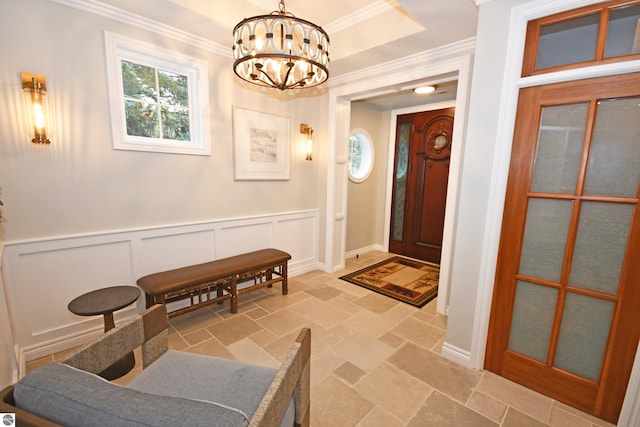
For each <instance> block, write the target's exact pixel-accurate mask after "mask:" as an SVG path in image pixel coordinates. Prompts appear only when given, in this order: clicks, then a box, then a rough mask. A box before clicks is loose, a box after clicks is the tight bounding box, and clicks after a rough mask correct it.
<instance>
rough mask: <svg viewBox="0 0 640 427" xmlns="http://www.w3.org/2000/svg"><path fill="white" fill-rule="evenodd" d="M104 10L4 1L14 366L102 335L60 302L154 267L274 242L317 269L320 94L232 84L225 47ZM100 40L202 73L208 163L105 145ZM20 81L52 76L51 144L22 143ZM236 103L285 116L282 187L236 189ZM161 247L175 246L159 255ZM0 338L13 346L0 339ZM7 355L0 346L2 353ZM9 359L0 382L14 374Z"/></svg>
mask: <svg viewBox="0 0 640 427" xmlns="http://www.w3.org/2000/svg"><path fill="white" fill-rule="evenodd" d="M69 4H72V5H73V4H82V5H84V6H89V7H91V5H92V4H93V3H92V2H86V3H83V2H69ZM92 10H93V11H95V9H92ZM102 12H103V11H102V10H101V11H100V14H95V13H91V12H89V11H85V10H79V9H77V8H73V7H71V6H65V5H63V4H60V3H57V2H53V1H48V0H22V1H2V2H0V39H2V40H4V41H5V42H3V43H2V44H1V45H0V57H2V61H0V188H1V189H2V201H3V203H4V207H3V222H1V223H0V241H1V240H4V241H5V244H6V248H7V250H6V251H5V254H4V256H3V258H4V261H5V268H6V271H5V272H4V274H5V276H4V277H5V280H4V285H3V292H4V289H6V290H7V300H8V304H9V307H10V308H11V309H12V310H10V311H9V313H10V314H11V315H12V316H11V318H10V321H11V322H12V328H13V329H14V331H15V335H14V338H15V341H16V342H15V344H16V346H17V347H18V349H19V350H18V353H19V354H20V355H21V357H22V355H23V354H25V353H26V357H27V358H33V357H38V356H39V355H42V354H44V353H45V352H47V351H49V352H50V351H56V350H59V349H61V347H64V346H67V345H71V344H73V343H77V342H76V341H77V340H78V339H80V338H82V337H84V336H85V335H86V334H87V333H89V332H91V331H93V330H99V328H100V323H101V320H100V319H91V320H87V319H79V318H77V317H70V315H69V313H68V312H67V310H66V303H67V302H68V301H69V300H70V298H72V297H74V296H77V295H78V294H80V293H82V292H86V291H89V290H92V289H97V288H99V287H103V286H106V285H109V284H116V283H120V284H133V283H135V279H136V278H137V277H139V275H140V274H146V273H148V272H150V271H152V270H150V268H151V267H149V266H153V268H155V269H161V268H162V267H166V268H172V267H173V266H174V265H185V264H188V263H193V262H195V261H200V262H202V261H204V260H207V259H212V258H220V257H223V256H227V255H233V254H237V253H240V252H244V251H248V250H253V249H257V248H258V247H263V246H264V245H280V246H283V247H282V248H283V249H285V250H289V251H290V252H292V256H293V259H292V266H293V269H294V273H295V271H296V269H297V271H298V272H304V271H305V270H306V269H309V268H322V267H323V266H322V257H323V255H324V238H323V237H322V235H321V233H323V230H324V226H323V224H324V219H323V218H322V216H323V215H324V213H323V212H324V210H323V209H321V207H322V206H323V204H324V202H325V200H326V196H325V191H326V189H325V188H324V185H323V183H324V182H325V181H326V178H325V175H326V172H325V171H326V166H323V165H326V146H325V145H324V144H322V141H323V140H326V138H327V115H328V107H327V96H326V94H325V93H326V91H327V89H326V88H323V89H319V90H313V91H309V92H306V93H305V94H304V95H303V96H297V95H296V94H290V93H280V92H278V91H276V92H273V91H267V90H266V89H258V88H256V87H253V85H249V84H246V83H241V82H239V80H238V79H237V78H236V77H235V75H234V73H233V71H232V69H231V64H232V59H231V51H230V49H228V50H227V49H226V48H224V47H223V48H221V47H220V46H216V45H213V44H211V43H209V42H207V41H206V40H204V39H196V38H193V37H190V36H186V37H185V35H184V34H178V33H175V32H171V31H165V29H163V30H162V31H160V30H158V28H160V27H158V26H154V25H151V26H147V27H145V24H144V23H142V24H141V23H140V21H138V20H136V19H135V17H132V16H130V15H127V14H124V13H121V12H119V11H117V10H115V11H114V10H113V9H109V10H108V13H106V15H105V14H103V13H102ZM105 30H107V31H110V32H113V33H116V34H121V35H123V36H126V37H129V38H133V39H136V40H139V41H141V42H145V43H151V44H154V45H156V46H158V47H160V48H163V49H169V50H174V51H179V52H181V53H182V54H186V55H190V56H193V57H196V58H199V59H204V60H205V61H206V62H207V63H208V73H209V76H208V77H209V93H208V94H207V96H208V98H209V102H210V129H208V130H207V131H208V132H209V133H210V136H211V141H212V154H211V156H192V155H178V154H161V153H150V152H135V151H120V150H114V149H113V148H112V140H111V122H110V120H111V116H110V110H109V98H108V92H107V76H106V64H105V49H104V31H105ZM158 31H160V32H162V34H160V33H159V32H158ZM21 72H33V73H37V74H44V75H45V76H46V81H47V93H48V96H49V98H50V100H51V102H52V104H53V106H54V107H55V108H54V114H55V121H54V123H53V126H52V129H51V130H52V132H49V136H50V139H51V141H52V143H51V144H50V145H35V144H32V143H31V142H30V141H31V138H32V135H31V134H30V131H29V129H28V126H26V125H25V123H24V108H25V105H24V104H25V103H24V102H23V101H24V94H23V92H22V89H21V88H20V73H21ZM234 106H237V107H241V108H245V109H249V110H254V111H259V112H266V113H271V114H274V115H278V116H285V117H289V119H290V165H289V167H290V173H289V176H290V178H289V180H286V181H234V179H233V135H232V107H234ZM300 123H308V124H309V125H310V126H312V127H313V128H314V137H315V138H316V141H317V143H316V145H315V147H314V153H313V154H314V160H313V161H311V162H309V161H305V160H304V152H303V150H304V148H305V145H304V137H303V136H302V135H301V134H300V133H299V126H300ZM309 213H311V216H312V218H313V219H312V220H308V215H309ZM292 215H293V217H294V218H293V219H292ZM300 215H302V217H299V216H300ZM265 217H269V218H272V220H269V221H267V223H268V224H270V225H264V218H265ZM235 223H241V224H242V226H238V227H235V228H234V227H232V228H234V232H233V233H231V234H228V233H226V234H225V233H222V232H221V231H220V230H221V229H220V228H219V227H221V224H235ZM203 224H205V225H203ZM206 224H208V225H210V226H211V227H210V229H209V231H202V230H200V231H198V232H197V233H196V234H190V232H189V231H187V232H186V234H183V231H182V230H184V227H185V226H186V227H187V228H188V227H193V226H198V227H204V228H205V229H206V228H207V225H206ZM158 230H160V231H158ZM176 230H181V231H176ZM215 230H217V234H216V231H215ZM141 232H143V233H152V234H154V236H156V237H158V240H156V241H157V242H162V244H161V245H160V247H161V248H164V249H162V250H152V251H151V252H149V250H144V245H142V244H141V243H140V242H141V240H140V236H139V235H138V234H136V233H141ZM254 232H257V238H255V237H256V236H255V235H254V234H253V233H254ZM132 233H133V234H132ZM163 233H167V234H166V235H165V234H163ZM221 233H222V234H221ZM114 236H115V240H114ZM229 236H231V237H229ZM191 239H195V240H196V242H195V244H193V241H192V240H191ZM167 242H173V244H175V246H174V247H164V246H162V245H164V244H166V243H167ZM184 242H186V244H185V243H184ZM181 245H184V246H181ZM256 245H259V246H256ZM170 246H171V245H170ZM25 248H26V249H25ZM185 248H187V249H185ZM163 251H164V252H163ZM9 253H10V254H9ZM159 254H160V255H162V256H159ZM153 257H156V258H153ZM167 257H168V258H167ZM7 258H9V260H7ZM150 260H151V261H150ZM158 260H162V261H163V262H161V263H159V261H158ZM150 262H151V264H149V263H150ZM176 263H177V264H176ZM180 263H182V264H180ZM62 265H66V266H67V267H61V266H62ZM113 265H117V268H116V267H113ZM110 266H111V267H110ZM45 307H46V308H45ZM139 308H140V307H138V309H139ZM0 310H4V309H3V307H2V306H1V305H0ZM3 312H4V313H5V314H6V313H7V311H6V310H4V311H3ZM123 313H124V315H128V314H130V313H128V312H126V313H125V312H123ZM1 320H3V321H4V319H3V318H2V319H1ZM7 323H8V322H7ZM7 327H8V326H7V325H3V328H7ZM0 335H1V336H2V339H3V340H6V339H7V338H6V337H7V336H8V335H7V334H5V333H4V330H0ZM85 338H86V337H85ZM12 345H13V344H12V343H5V341H0V349H2V350H4V348H5V347H7V346H9V347H11V346H12ZM2 354H3V356H4V353H2ZM4 362H5V359H4V357H3V359H2V367H1V368H0V369H1V370H0V380H2V381H3V382H4V381H5V380H6V379H5V376H7V375H9V374H10V372H11V370H12V369H13V368H14V366H13V364H6V363H4ZM5 371H6V372H5Z"/></svg>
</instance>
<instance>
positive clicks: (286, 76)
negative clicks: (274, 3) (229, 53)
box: [233, 0, 329, 90]
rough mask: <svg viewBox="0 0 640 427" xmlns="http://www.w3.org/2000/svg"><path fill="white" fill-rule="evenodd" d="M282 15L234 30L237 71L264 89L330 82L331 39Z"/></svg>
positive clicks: (251, 21) (318, 29)
mask: <svg viewBox="0 0 640 427" xmlns="http://www.w3.org/2000/svg"><path fill="white" fill-rule="evenodd" d="M279 9H280V10H279V11H273V12H271V14H269V15H260V16H254V17H251V18H246V19H244V20H242V21H241V22H240V23H239V24H238V25H236V26H235V28H234V29H233V58H234V60H235V62H234V63H233V71H234V72H235V73H236V75H237V76H238V77H240V78H241V79H243V80H246V81H248V82H250V83H254V84H257V85H260V86H267V87H274V88H278V89H280V90H285V89H301V88H306V87H313V86H317V85H319V84H322V83H324V82H325V81H327V79H328V78H329V70H328V68H327V67H328V66H329V36H328V35H327V33H326V32H325V31H324V30H323V29H322V28H321V27H319V26H318V25H315V24H313V23H311V22H309V21H305V20H304V19H300V18H296V17H295V16H294V15H293V14H291V13H289V12H286V10H285V5H284V0H280V4H279Z"/></svg>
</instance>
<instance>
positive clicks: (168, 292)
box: [137, 248, 291, 317]
mask: <svg viewBox="0 0 640 427" xmlns="http://www.w3.org/2000/svg"><path fill="white" fill-rule="evenodd" d="M290 259H291V255H289V254H288V253H287V252H284V251H281V250H279V249H273V248H269V249H261V250H258V251H254V252H249V253H246V254H241V255H236V256H232V257H228V258H222V259H218V260H215V261H210V262H205V263H202V264H196V265H190V266H187V267H181V268H176V269H173V270H167V271H162V272H158V273H153V274H149V275H146V276H144V277H141V278H139V279H138V280H137V284H138V286H139V287H140V289H142V291H143V292H144V293H145V296H146V304H147V308H148V307H151V306H152V305H153V304H167V303H169V302H172V301H177V300H183V299H187V298H188V299H189V302H190V305H189V306H187V307H183V308H180V309H177V310H174V311H171V312H169V317H174V316H177V315H178V314H182V313H186V312H189V311H192V310H195V309H197V308H200V307H203V306H206V305H210V304H213V303H218V304H221V303H223V302H224V301H225V300H227V299H228V300H230V310H231V313H237V311H238V295H242V294H244V293H246V292H250V291H252V290H255V289H259V288H263V287H265V286H269V287H271V286H273V284H274V283H278V282H281V283H282V294H283V295H286V294H287V293H288V286H287V262H288V261H289V260H290ZM250 281H253V284H250V285H249V286H247V287H244V288H242V289H238V284H239V283H243V282H250ZM214 291H215V297H212V293H213V292H214ZM225 291H226V293H225Z"/></svg>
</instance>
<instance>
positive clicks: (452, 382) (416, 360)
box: [388, 343, 480, 402]
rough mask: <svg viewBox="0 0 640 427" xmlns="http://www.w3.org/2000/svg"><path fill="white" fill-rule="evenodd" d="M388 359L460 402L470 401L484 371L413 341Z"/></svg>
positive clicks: (394, 364)
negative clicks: (448, 358) (455, 360)
mask: <svg viewBox="0 0 640 427" xmlns="http://www.w3.org/2000/svg"><path fill="white" fill-rule="evenodd" d="M388 361H389V363H391V364H392V365H393V366H395V367H397V368H398V369H400V370H402V371H404V372H406V373H408V374H411V375H413V376H414V377H416V378H418V379H419V380H421V381H424V382H425V383H427V384H428V385H430V386H431V387H433V388H436V389H438V390H439V391H441V392H442V393H445V394H447V395H448V396H451V397H453V398H454V399H456V400H458V401H460V402H466V401H467V399H468V398H469V397H470V396H471V392H472V391H473V388H474V387H475V386H476V384H477V383H478V381H479V379H480V373H478V372H476V371H474V370H472V369H469V368H466V367H464V366H462V365H458V364H457V363H454V362H451V361H450V360H447V359H444V358H443V357H440V356H439V355H437V354H435V353H433V352H431V351H429V350H426V349H424V348H422V347H419V346H417V345H415V344H413V343H406V344H405V345H403V346H402V347H400V349H398V350H397V351H396V352H395V353H394V354H393V355H392V356H391V357H389V359H388Z"/></svg>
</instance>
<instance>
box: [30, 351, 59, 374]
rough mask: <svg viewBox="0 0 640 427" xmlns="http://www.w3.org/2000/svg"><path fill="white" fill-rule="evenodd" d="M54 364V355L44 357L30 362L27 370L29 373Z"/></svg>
mask: <svg viewBox="0 0 640 427" xmlns="http://www.w3.org/2000/svg"><path fill="white" fill-rule="evenodd" d="M51 362H53V355H49V356H44V357H41V358H39V359H35V360H30V361H28V362H27V363H26V366H25V370H26V372H27V373H29V372H32V371H35V370H36V369H38V368H41V367H43V366H44V365H48V364H49V363H51Z"/></svg>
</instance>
